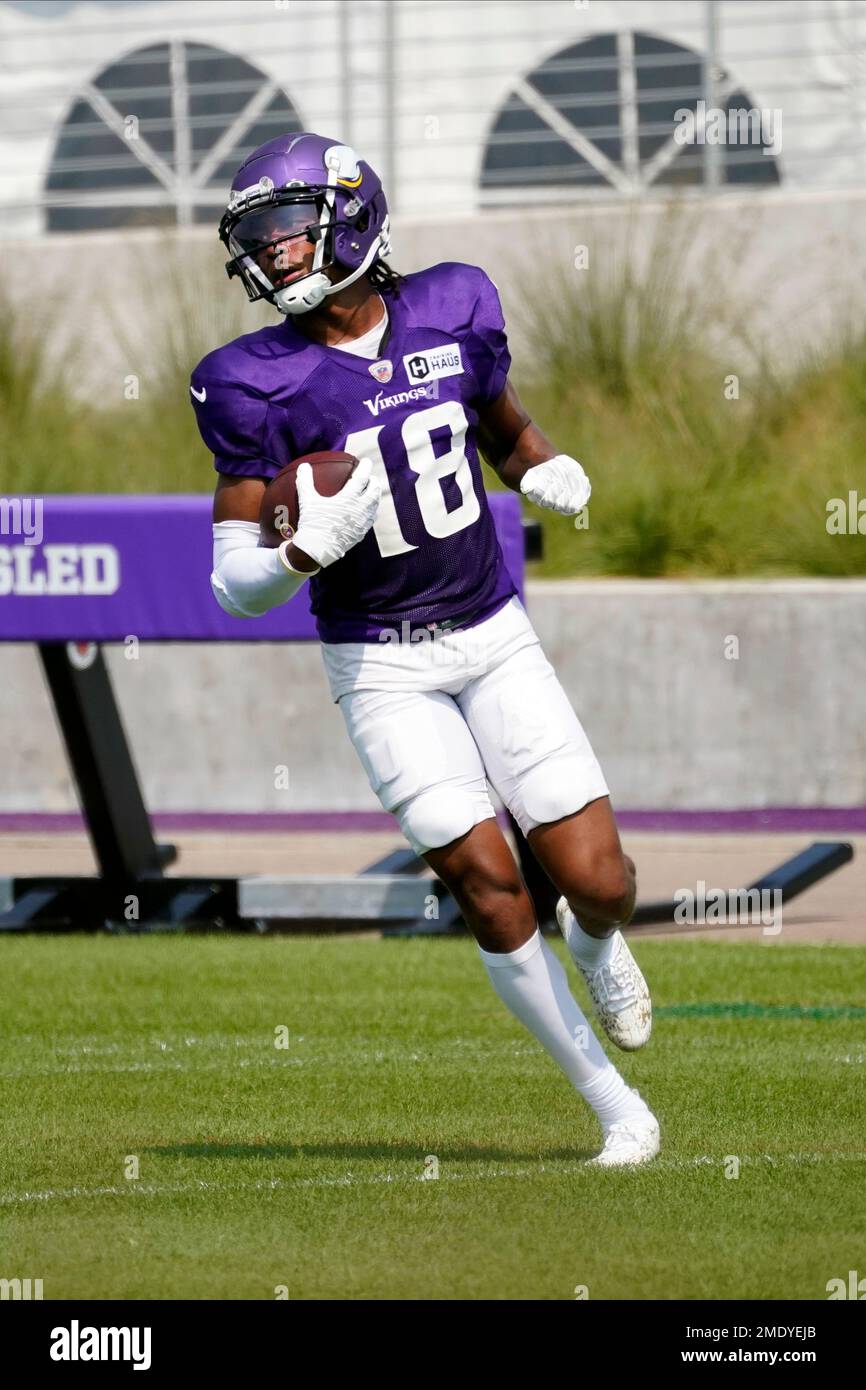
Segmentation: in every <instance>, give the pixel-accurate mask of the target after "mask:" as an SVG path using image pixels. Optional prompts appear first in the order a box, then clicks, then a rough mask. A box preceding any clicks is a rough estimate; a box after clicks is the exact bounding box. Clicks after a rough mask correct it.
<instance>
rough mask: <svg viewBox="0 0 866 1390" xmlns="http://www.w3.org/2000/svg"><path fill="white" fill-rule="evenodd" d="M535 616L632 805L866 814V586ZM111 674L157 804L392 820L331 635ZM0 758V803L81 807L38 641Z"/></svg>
mask: <svg viewBox="0 0 866 1390" xmlns="http://www.w3.org/2000/svg"><path fill="white" fill-rule="evenodd" d="M527 605H528V608H529V611H530V613H531V615H532V617H533V620H534V622H535V625H536V627H537V629H538V632H539V635H540V637H541V640H542V643H543V645H544V647H545V650H546V651H547V653H548V655H549V656H550V658H551V660H552V661H553V663H554V665H555V666H556V669H557V671H558V673H559V675H560V678H561V680H562V682H563V684H564V686H565V688H566V690H567V691H568V693H569V696H570V697H571V699H572V701H573V702H574V704H575V707H576V708H577V710H578V712H579V714H580V716H581V718H582V720H583V723H584V725H585V727H586V729H587V732H588V734H589V736H590V739H591V741H592V743H593V745H594V747H595V749H596V751H597V753H598V755H599V757H600V758H601V761H602V765H603V767H604V769H605V772H606V775H607V777H608V781H609V783H610V785H611V789H612V792H613V795H614V797H615V799H616V802H617V804H618V805H619V806H621V807H623V808H632V809H638V808H691V807H698V808H713V809H717V808H741V807H761V806H822V805H827V806H856V805H864V804H866V635H864V634H866V581H863V580H841V581H835V580H832V581H831V580H782V581H776V582H771V583H752V582H748V583H729V582H721V581H707V582H691V583H687V582H670V581H664V580H659V581H656V580H622V581H607V580H598V581H576V580H567V581H556V582H550V581H536V582H534V583H530V585H529V590H528V598H527ZM732 639H736V642H737V644H738V656H737V657H736V658H734V659H729V658H731V657H732V656H733V653H734V650H735V643H734V642H733V641H732ZM726 653H727V655H726ZM109 664H110V668H111V672H112V677H113V679H114V681H115V686H116V690H117V693H118V698H119V701H120V705H121V709H122V711H123V715H124V719H125V721H126V725H127V729H128V733H129V736H130V740H131V742H132V746H133V749H134V754H135V757H136V760H137V763H138V766H139V769H140V773H141V776H142V781H143V784H144V789H145V795H146V799H147V802H148V805H149V806H150V808H151V809H152V810H154V811H287V810H347V809H352V810H363V809H370V810H375V809H378V802H377V801H376V800H375V798H374V797H373V795H372V793H371V792H370V790H369V788H368V786H367V783H366V779H365V777H364V774H363V772H362V770H361V768H360V765H359V764H358V763H357V761H356V756H355V753H354V750H353V749H352V747H351V745H350V744H349V742H348V740H347V738H346V736H345V733H344V731H343V724H342V718H341V716H340V714H339V711H338V710H337V708H336V707H335V706H334V705H333V704H331V702H330V698H329V695H328V691H327V686H326V682H325V677H324V673H323V671H322V668H321V660H320V656H319V651H318V647H317V646H316V645H315V644H307V645H300V646H286V647H276V646H261V647H260V646H253V645H250V646H249V647H246V646H244V647H238V646H228V645H226V646H201V647H193V646H167V645H165V646H163V645H154V646H150V647H143V648H142V649H141V653H140V657H139V659H138V660H137V661H128V660H126V659H125V657H124V655H123V653H122V651H121V650H119V649H117V648H113V649H111V650H110V651H109ZM0 757H2V767H3V776H2V780H0V812H8V811H68V810H73V809H74V808H75V797H74V792H73V789H72V786H71V784H70V781H69V776H68V772H67V768H66V764H65V759H64V757H63V753H62V749H61V746H60V743H59V739H58V736H57V733H56V730H55V728H54V726H53V719H52V715H51V710H50V705H49V702H48V698H47V695H46V693H45V690H44V685H43V681H42V676H41V671H40V668H39V665H38V661H37V658H36V655H35V652H34V651H33V650H32V649H30V648H28V647H21V646H6V647H0ZM279 765H286V766H287V767H288V769H289V789H288V790H287V791H286V790H278V789H277V787H276V786H275V768H277V767H278V766H279Z"/></svg>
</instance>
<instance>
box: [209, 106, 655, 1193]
mask: <svg viewBox="0 0 866 1390" xmlns="http://www.w3.org/2000/svg"><path fill="white" fill-rule="evenodd" d="M220 236H221V238H222V241H223V243H224V244H225V246H226V248H227V249H228V251H229V254H230V257H231V259H230V260H229V262H228V265H227V270H228V273H229V276H230V277H231V276H237V277H238V279H240V281H241V283H242V284H243V285H244V287H245V289H246V291H247V294H248V296H249V298H250V299H252V300H257V299H265V300H268V301H269V302H270V303H271V304H273V306H274V307H275V308H276V309H277V310H278V311H279V313H280V315H281V316H282V317H281V321H280V322H279V323H277V324H275V325H273V326H270V327H267V328H263V329H260V330H259V331H258V332H255V333H250V334H246V335H245V336H243V337H241V338H238V339H236V340H235V341H234V342H231V343H228V344H227V345H226V346H225V347H221V348H219V349H217V350H216V351H215V352H212V353H210V354H209V355H208V356H207V357H205V358H204V360H203V361H202V362H200V363H199V365H198V366H197V367H196V369H195V371H194V372H193V375H192V380H191V387H190V389H191V393H192V402H193V405H194V408H195V412H196V416H197V418H198V425H199V429H200V431H201V434H202V437H203V439H204V441H205V443H206V444H207V445H208V447H209V448H210V449H211V451H212V452H213V454H214V461H215V467H216V471H217V473H218V475H219V476H218V481H217V488H216V495H215V501H214V528H213V534H214V565H213V575H212V585H213V590H214V594H215V596H216V598H217V600H218V602H219V603H220V604H221V606H222V607H223V608H224V609H225V610H226V611H227V612H228V613H231V614H233V615H235V616H241V617H254V616H256V615H258V614H262V613H265V612H267V611H268V610H269V609H271V608H273V607H274V606H275V605H277V604H280V603H285V602H286V600H287V599H289V598H291V596H292V595H293V594H295V593H297V591H298V590H299V589H300V588H301V587H302V586H303V585H304V584H307V583H309V585H310V590H311V607H312V611H313V613H314V614H315V616H316V619H317V624H318V632H319V636H320V638H321V642H322V652H323V657H324V664H325V669H326V673H327V677H328V680H329V683H330V688H331V694H332V697H333V699H334V700H335V701H336V702H337V703H338V704H339V707H340V710H341V711H342V714H343V717H344V719H345V722H346V727H347V730H348V733H349V737H350V739H351V740H352V743H353V744H354V746H355V749H356V751H357V753H358V756H359V758H360V760H361V762H362V764H363V766H364V768H365V771H366V773H367V776H368V778H369V781H370V785H371V786H372V788H373V790H374V791H375V793H376V795H377V796H378V798H379V800H380V801H381V803H382V805H383V806H384V807H385V809H386V810H388V811H390V812H392V813H393V815H394V816H395V817H396V819H397V821H398V822H399V824H400V826H401V828H402V831H403V833H404V835H405V836H406V838H407V840H408V841H409V843H410V845H411V846H412V847H413V848H414V849H415V850H416V852H417V853H418V854H419V855H423V857H424V858H425V860H426V861H427V863H428V864H429V865H430V867H431V868H432V869H433V871H434V872H435V873H436V875H437V876H438V877H439V878H440V879H441V880H442V881H443V882H444V883H445V884H446V885H447V887H448V888H449V889H450V891H451V892H452V893H453V895H454V897H455V899H456V900H457V902H458V903H459V905H460V908H461V910H462V912H463V915H464V918H465V920H466V922H467V924H468V925H469V927H470V929H471V930H472V932H473V933H474V935H475V938H476V940H477V942H478V946H479V949H480V952H481V957H482V960H483V962H484V965H485V967H486V969H487V973H488V976H489V978H490V981H491V983H492V985H493V988H494V989H495V991H496V993H497V994H498V995H499V997H500V998H501V999H502V1001H503V1003H504V1004H505V1005H506V1006H507V1007H508V1008H509V1009H510V1010H511V1011H512V1012H513V1013H514V1014H515V1015H516V1016H517V1018H519V1019H520V1020H521V1022H522V1023H523V1024H524V1025H525V1026H526V1027H527V1028H528V1029H529V1031H530V1032H531V1033H532V1034H534V1036H535V1037H536V1038H537V1039H538V1041H539V1042H540V1043H541V1044H542V1046H543V1047H544V1048H546V1050H547V1051H548V1052H549V1053H550V1055H551V1057H552V1058H553V1059H554V1061H555V1062H556V1063H557V1064H558V1065H559V1066H560V1067H561V1068H562V1070H563V1071H564V1072H565V1074H566V1075H567V1077H568V1078H569V1080H570V1081H571V1083H572V1085H573V1086H574V1087H575V1089H576V1090H577V1091H578V1092H579V1093H580V1095H581V1096H583V1098H584V1099H585V1100H586V1101H587V1102H588V1104H589V1105H590V1106H591V1107H592V1109H593V1111H594V1112H595V1114H596V1116H597V1117H598V1120H599V1122H600V1124H601V1128H602V1134H603V1146H602V1149H601V1152H600V1153H599V1155H598V1156H597V1157H596V1158H595V1159H593V1160H592V1162H594V1163H598V1164H601V1165H603V1166H616V1165H621V1164H638V1163H644V1162H647V1161H648V1160H650V1159H652V1158H653V1157H654V1155H655V1154H656V1153H657V1152H658V1148H659V1127H658V1123H657V1121H656V1119H655V1117H654V1116H653V1114H652V1112H651V1111H650V1109H649V1107H648V1106H647V1104H646V1102H645V1101H644V1100H643V1099H642V1098H641V1096H640V1095H639V1094H638V1092H637V1091H636V1090H635V1089H633V1088H631V1087H629V1086H628V1085H627V1084H626V1082H625V1080H624V1079H623V1078H622V1076H621V1075H620V1074H619V1072H618V1071H617V1069H616V1067H614V1066H613V1064H612V1063H611V1062H610V1061H609V1060H608V1058H607V1056H606V1055H605V1052H604V1050H603V1049H602V1047H601V1044H600V1043H599V1041H598V1038H597V1037H596V1035H595V1033H594V1032H593V1031H592V1029H591V1027H590V1026H589V1024H588V1023H587V1021H586V1019H585V1017H584V1015H583V1013H582V1012H581V1009H580V1008H579V1006H578V1004H577V1003H576V1001H575V999H574V998H573V996H572V993H571V989H570V987H569V982H568V979H567V976H566V972H565V970H564V969H563V967H562V965H561V964H560V961H559V959H558V957H557V956H556V955H555V954H554V952H553V951H552V950H551V949H550V947H549V946H548V945H547V943H546V942H545V941H544V939H543V937H542V935H541V933H540V932H539V929H538V924H537V922H536V919H535V914H534V908H533V904H532V901H531V899H530V897H529V894H528V893H527V890H526V887H525V884H524V882H523V879H522V878H521V875H520V872H519V869H518V866H517V864H516V863H515V860H514V858H513V856H512V854H511V851H510V850H509V847H508V844H507V842H506V840H505V838H504V836H503V834H502V831H501V830H500V828H499V825H498V823H497V820H496V816H495V811H494V807H493V804H492V802H491V799H490V786H492V787H493V788H495V790H496V792H497V793H498V794H499V796H500V797H501V798H502V801H503V802H504V803H505V805H506V806H507V807H508V808H509V810H510V811H511V812H512V814H513V815H514V817H515V818H516V820H517V822H518V824H519V825H520V827H521V829H522V831H523V833H524V835H525V836H526V838H527V840H528V843H529V845H530V846H531V848H532V850H533V853H534V854H535V856H536V857H537V859H538V860H539V862H540V863H541V865H542V866H543V868H544V869H545V871H546V872H547V874H548V875H549V877H550V878H551V880H552V881H553V883H554V884H555V885H556V887H557V889H558V891H559V893H561V895H562V896H561V898H560V899H559V902H558V904H557V909H556V916H557V920H558V923H559V927H560V929H561V931H562V935H563V937H564V938H565V942H566V945H567V948H568V951H569V954H570V956H571V958H572V960H573V961H574V964H575V966H576V967H577V969H578V970H579V971H580V973H581V974H582V975H583V977H584V979H585V980H586V983H587V985H588V988H589V993H590V996H591V998H592V1000H593V1004H594V1007H595V1011H596V1015H597V1018H598V1021H599V1022H600V1024H601V1027H602V1028H603V1029H604V1031H605V1033H606V1034H607V1036H608V1037H609V1038H610V1039H611V1041H612V1042H614V1043H615V1044H616V1045H617V1046H618V1047H620V1048H624V1049H626V1050H634V1049H636V1048H639V1047H642V1046H643V1045H644V1044H645V1043H646V1041H647V1039H648V1038H649V1035H650V1027H651V1004H650V997H649V991H648V989H647V986H646V983H645V981H644V978H643V975H642V974H641V972H640V970H639V969H638V966H637V964H636V963H635V961H634V959H633V957H632V954H631V952H630V951H629V948H628V946H627V945H626V943H625V941H624V939H623V936H622V933H621V932H620V930H619V928H620V927H621V926H622V925H623V924H624V923H626V922H627V921H628V919H629V916H630V914H631V912H632V910H633V907H634V900H635V872H634V865H633V863H632V861H631V860H630V859H629V858H628V857H627V856H626V855H624V854H623V851H622V848H621V845H620V841H619V835H618V833H617V827H616V823H615V820H614V816H613V812H612V810H611V805H610V800H609V797H608V788H607V785H606V783H605V780H604V777H603V775H602V771H601V768H600V767H599V764H598V762H597V761H596V758H595V756H594V754H593V752H592V749H591V747H590V745H589V742H588V740H587V738H586V735H585V733H584V731H583V729H582V727H581V725H580V723H579V721H578V719H577V716H576V714H575V713H574V710H573V709H572V707H571V705H570V703H569V701H568V699H567V697H566V695H565V693H564V691H563V689H562V687H561V685H560V684H559V681H558V680H557V677H556V675H555V673H554V671H553V668H552V667H551V665H550V663H549V662H548V660H547V658H546V657H545V655H544V653H543V651H542V649H541V646H540V645H539V641H538V637H537V636H536V634H535V631H534V630H533V627H532V625H531V623H530V621H529V618H528V617H527V615H526V612H525V610H524V608H523V606H522V604H521V603H520V600H519V599H518V597H517V595H516V592H515V587H514V584H513V582H512V580H511V576H510V575H509V573H508V571H507V569H506V567H505V564H504V561H503V557H502V553H501V550H500V547H499V543H498V541H497V537H496V533H495V530H494V525H493V520H492V517H491V513H490V510H489V507H488V503H487V500H486V496H485V492H484V483H483V478H482V469H481V463H480V455H483V456H484V458H485V459H486V460H487V462H488V463H489V464H490V466H491V467H492V468H493V469H494V470H495V472H496V473H497V474H498V476H499V477H500V478H501V479H502V481H503V482H504V483H506V484H507V485H508V486H509V487H511V488H513V489H515V490H516V491H519V492H521V493H522V494H523V496H524V497H526V498H528V499H529V501H531V502H533V503H534V504H535V505H536V506H539V507H549V508H551V509H553V510H554V511H556V512H559V513H561V514H563V515H565V516H570V515H574V514H576V513H578V512H580V511H581V510H582V508H583V507H584V506H585V505H586V502H587V500H588V498H589V495H590V485H589V481H588V479H587V477H586V474H585V473H584V471H583V469H582V467H581V465H580V464H579V463H578V462H577V461H576V460H575V459H573V458H570V457H569V456H568V455H566V454H562V453H558V452H557V449H556V447H555V445H553V444H552V443H551V442H550V441H549V440H548V439H547V438H546V437H545V435H544V434H543V433H542V431H541V430H540V429H539V428H538V426H537V425H535V424H533V422H532V420H531V419H530V418H529V416H528V415H527V413H526V411H525V410H524V408H523V406H522V405H521V403H520V400H519V399H518V396H517V393H516V391H515V390H514V387H513V386H512V384H511V383H510V381H509V379H508V370H509V366H510V360H511V359H510V356H509V351H508V344H507V339H506V335H505V327H504V323H503V317H502V310H501V308H500V304H499V298H498V295H497V291H496V287H495V285H494V284H493V282H492V281H491V280H490V279H489V278H488V276H487V275H486V274H485V273H484V271H483V270H481V269H479V268H478V267H477V266H472V265H463V264H460V263H455V262H448V263H444V264H441V265H435V266H432V267H430V269H428V270H424V271H421V272H419V273H417V274H414V275H407V276H405V277H402V276H399V275H397V274H396V273H395V272H394V271H393V270H392V269H391V268H390V267H389V266H388V264H387V262H386V260H385V257H386V256H387V255H388V254H389V252H390V237H389V217H388V206H387V203H386V200H385V194H384V192H383V189H382V185H381V183H380V181H379V179H378V177H377V176H376V174H375V173H374V171H373V170H372V169H371V168H370V166H369V165H368V164H367V163H366V162H365V161H364V160H362V159H360V158H359V157H358V156H357V155H356V153H355V152H354V150H352V149H351V148H349V147H348V146H345V145H341V144H339V143H338V142H337V141H335V140H329V139H327V138H325V137H323V136H320V135H314V134H309V133H305V134H292V135H286V136H281V137H278V138H277V139H275V140H271V141H269V142H268V143H267V144H265V145H262V146H261V148H259V149H257V150H256V151H255V152H254V153H253V154H251V155H250V156H249V157H248V158H247V159H246V160H245V161H244V163H243V164H242V165H241V167H240V169H239V170H238V172H237V174H236V175H235V178H234V181H233V185H232V191H231V196H230V200H229V204H228V207H227V209H226V211H225V214H224V216H223V218H222V222H221V224H220ZM320 450H345V451H346V452H348V453H350V454H352V455H354V456H356V457H357V458H359V459H360V460H361V462H360V463H359V464H358V466H357V467H356V469H355V471H354V473H353V474H352V476H351V478H350V479H349V481H348V482H347V483H346V484H345V485H344V487H343V488H342V489H341V491H340V492H339V493H337V494H336V495H335V496H333V497H323V496H321V495H319V494H318V493H317V492H316V489H315V486H314V482H313V476H312V470H311V468H310V465H309V464H302V465H301V467H300V468H299V469H298V472H297V485H298V497H299V503H300V519H299V522H298V526H297V529H296V531H295V533H294V534H293V535H292V536H291V538H290V539H289V540H287V541H285V542H284V543H283V544H282V545H281V546H280V547H279V548H278V549H268V548H265V547H263V546H261V545H260V544H259V512H260V507H261V501H262V494H263V492H264V488H265V485H266V483H267V482H268V480H269V479H271V478H273V477H274V476H275V475H276V474H277V473H278V472H279V471H280V469H281V468H283V467H284V466H285V465H286V464H287V463H289V462H290V461H291V460H293V459H296V458H297V457H299V456H300V455H302V454H304V453H308V452H313V451H320Z"/></svg>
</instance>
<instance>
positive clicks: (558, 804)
mask: <svg viewBox="0 0 866 1390" xmlns="http://www.w3.org/2000/svg"><path fill="white" fill-rule="evenodd" d="M584 784H585V769H584V768H583V766H582V765H579V764H578V765H575V764H574V763H572V761H571V760H570V759H569V758H559V759H551V760H549V761H548V760H545V761H544V762H542V763H539V764H538V766H537V767H534V768H532V769H531V770H530V771H529V772H527V773H526V774H524V776H523V777H522V778H521V780H520V801H521V803H522V805H521V808H520V809H521V813H520V814H517V813H516V814H517V819H518V821H521V822H523V821H525V822H526V826H525V827H524V826H523V825H521V828H522V829H523V830H524V834H525V833H526V829H527V828H528V829H532V828H533V827H534V826H537V825H550V824H551V823H552V822H553V821H557V820H562V818H563V817H564V816H571V815H573V814H574V812H575V811H579V810H581V808H582V807H583V806H584V805H585V804H586V798H585V796H584V795H583V791H582V788H583V787H584Z"/></svg>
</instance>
